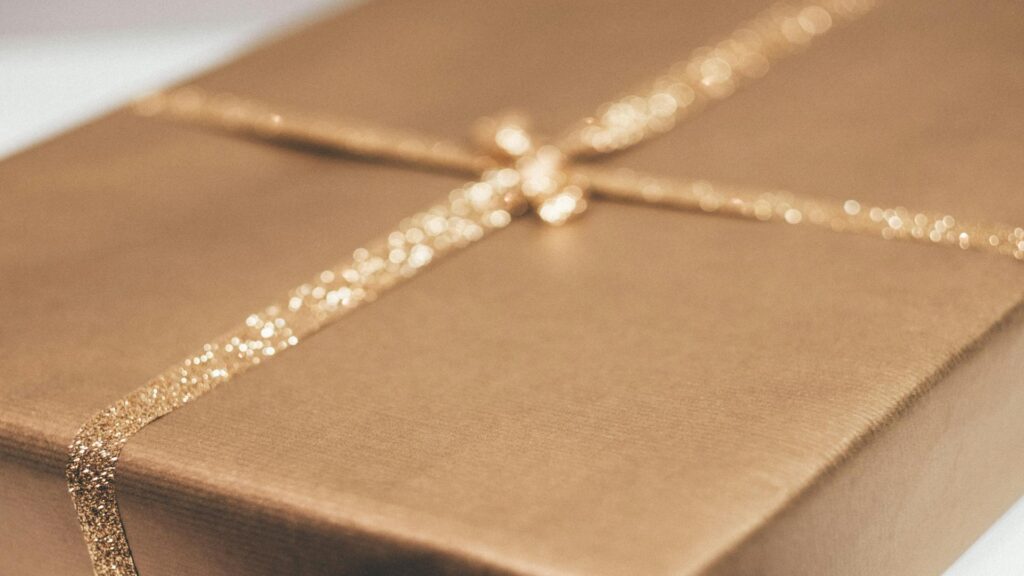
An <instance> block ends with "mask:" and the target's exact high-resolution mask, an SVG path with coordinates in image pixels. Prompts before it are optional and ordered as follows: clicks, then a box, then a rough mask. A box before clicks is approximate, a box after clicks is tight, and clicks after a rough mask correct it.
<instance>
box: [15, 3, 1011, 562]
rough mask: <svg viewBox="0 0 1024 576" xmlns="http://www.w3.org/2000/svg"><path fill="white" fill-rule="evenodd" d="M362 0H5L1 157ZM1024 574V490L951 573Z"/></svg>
mask: <svg viewBox="0 0 1024 576" xmlns="http://www.w3.org/2000/svg"><path fill="white" fill-rule="evenodd" d="M361 1H365V0H290V1H289V2H278V1H274V0H136V1H135V2H124V1H122V0H91V1H89V2H82V1H80V0H39V1H28V0H0V158H3V157H5V156H8V155H10V154H13V153H15V152H17V151H18V150H21V149H24V148H26V147H28V146H31V145H32V144H34V143H36V142H39V141H41V140H44V139H46V138H49V137H51V136H53V135H56V134H58V133H60V132H61V131H63V130H66V129H67V128H70V127H72V126H74V125H75V124H78V123H81V122H83V121H85V120H88V119H89V118H91V117H94V116H96V115H99V114H102V113H103V112H105V111H107V110H110V109H112V108H115V107H117V106H119V105H121V104H123V103H124V102H125V101H127V100H130V99H132V98H134V97H136V96H138V95H140V94H142V93H145V92H148V91H151V90H154V89H156V88H159V87H161V86H163V85H165V84H168V83H170V82H172V81H175V80H178V79H181V78H185V77H188V76H189V75H191V74H193V73H195V72H197V71H200V70H203V69H206V68H209V67H212V66H215V65H216V64H217V63H218V62H221V61H224V60H226V59H230V58H231V57H232V55H234V54H236V53H238V52H239V51H242V50H244V49H245V47H246V46H248V45H249V44H251V43H253V42H255V41H257V40H259V39H260V38H263V37H265V36H267V35H269V34H274V33H276V32H280V31H281V30H282V29H285V28H287V27H289V26H294V25H297V24H299V23H301V22H303V21H305V20H307V19H311V18H315V17H316V16H317V14H319V13H322V12H325V11H329V10H339V9H345V8H347V7H351V6H353V5H354V4H356V3H357V2H361ZM696 40H698V41H699V40H703V39H696ZM0 193H2V191H0ZM0 208H2V204H0ZM1022 574H1024V499H1022V500H1021V501H1019V502H1018V503H1017V504H1016V506H1014V507H1013V508H1012V509H1011V510H1010V511H1008V512H1007V513H1006V515H1005V516H1004V517H1003V518H1002V519H1001V520H999V521H998V522H997V523H996V524H995V525H994V526H993V527H992V528H991V529H990V530H989V531H988V532H987V533H986V534H985V535H984V536H982V537H981V538H980V539H979V540H978V542H976V543H975V544H974V546H973V547H972V548H971V549H969V550H968V551H967V552H966V553H965V554H964V555H963V556H962V557H961V558H960V560H959V561H958V562H957V563H956V564H955V565H953V566H952V567H951V568H950V569H949V570H948V571H947V572H946V576H1020V575H1022Z"/></svg>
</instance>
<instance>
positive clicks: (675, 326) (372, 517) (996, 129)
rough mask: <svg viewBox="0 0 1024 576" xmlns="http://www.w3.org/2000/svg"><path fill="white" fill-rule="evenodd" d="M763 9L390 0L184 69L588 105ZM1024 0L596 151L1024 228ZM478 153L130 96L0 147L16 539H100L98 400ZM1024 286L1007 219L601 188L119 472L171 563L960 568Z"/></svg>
mask: <svg viewBox="0 0 1024 576" xmlns="http://www.w3.org/2000/svg"><path fill="white" fill-rule="evenodd" d="M833 4H834V5H836V6H839V7H840V8H842V2H839V3H833ZM850 6H854V4H850ZM763 8H764V5H763V3H761V2H758V1H756V0H735V1H730V2H711V1H710V0H701V1H699V2H686V3H679V2H671V1H668V0H648V1H645V2H623V3H612V2H594V3H585V4H584V3H578V2H563V1H557V2H551V1H545V2H542V1H539V0H525V1H522V2H517V3H502V2H465V1H458V0H439V1H436V2H431V3H418V2H412V1H411V0H382V1H377V2H371V3H368V4H365V5H361V6H359V7H358V8H356V9H354V10H351V11H347V12H345V13H343V14H340V15H338V16H335V17H328V18H325V19H323V20H321V21H319V22H316V23H314V24H312V25H310V26H308V27H306V28H303V29H302V30H299V31H297V32H295V33H293V34H291V35H288V36H287V37H284V38H281V39H278V40H276V41H273V42H270V43H267V44H266V45H264V46H262V47H260V48H258V49H256V50H254V51H252V52H251V53H249V54H248V55H245V56H243V57H242V58H240V59H238V60H236V61H234V62H232V63H229V64H227V65H226V66H223V67H221V68H219V69H217V70H215V71H213V72H211V73H208V74H205V75H202V76H200V77H198V78H196V79H194V81H192V82H189V84H190V85H192V86H197V87H200V88H202V89H203V90H206V91H209V92H210V93H220V92H230V93H233V94H237V95H244V97H246V98H252V99H256V100H259V101H262V102H265V103H267V105H268V106H271V107H275V108H277V107H280V108H281V109H287V110H298V111H305V112H308V113H311V114H318V115H321V116H323V117H348V118H351V117H355V118H362V119H366V120H368V121H373V122H378V123H380V124H384V125H387V126H392V127H400V128H402V129H410V130H416V131H419V132H423V133H429V134H435V135H439V136H441V137H444V138H447V139H450V140H454V141H462V140H467V139H468V137H467V134H468V133H469V131H470V127H471V126H472V124H473V121H474V120H475V119H477V118H480V117H484V116H488V115H492V114H494V113H495V112H497V111H501V110H504V109H509V108H515V109H519V110H522V111H524V112H525V113H528V114H529V115H530V117H531V118H532V121H533V125H534V126H536V127H537V131H538V133H541V134H544V133H548V134H555V133H557V132H558V131H559V130H561V129H563V128H565V127H566V126H572V125H574V122H576V121H577V120H579V118H581V117H584V116H586V115H587V114H589V113H592V111H593V110H594V109H595V108H596V107H597V106H598V105H599V104H600V103H602V102H605V101H607V100H608V99H609V98H613V97H616V96H618V95H621V94H622V93H623V90H626V89H629V88H630V87H631V86H636V85H643V83H644V82H645V81H647V80H649V79H651V78H654V77H657V76H658V75H659V74H661V73H662V71H663V70H664V69H665V68H666V67H668V66H670V65H672V64H673V63H674V62H677V61H679V60H680V58H685V57H686V55H687V54H688V53H690V52H691V51H692V50H693V49H695V48H697V47H699V46H702V45H705V43H706V42H707V41H708V40H709V39H714V38H716V37H722V36H723V35H727V34H728V33H729V32H730V31H731V30H733V29H734V28H735V27H736V25H737V24H738V23H740V22H742V21H744V20H745V19H748V18H750V17H751V16H753V15H754V14H756V13H758V11H759V10H761V9H763ZM852 9H853V8H851V10H852ZM808 14H809V17H811V20H812V22H811V24H812V25H815V22H816V21H814V17H816V15H817V14H818V13H817V12H812V13H808ZM808 14H804V16H808ZM799 15H800V14H799V13H798V16H799ZM1022 16H1024V13H1022V8H1021V7H1020V6H1019V5H1015V4H1011V3H1001V4H992V5H986V6H983V7H978V6H972V5H971V4H970V3H967V2H954V3H938V4H936V3H930V2H924V1H923V0H912V1H907V2H899V3H896V2H893V3H890V4H884V5H882V6H880V7H878V8H877V9H875V10H873V11H871V12H870V13H868V14H866V15H864V16H863V17H861V18H858V19H857V20H856V21H855V22H852V23H848V24H845V25H842V26H840V25H839V23H838V22H836V26H835V28H836V29H835V30H831V31H829V33H828V34H827V35H824V36H823V37H821V38H820V39H815V40H814V44H813V46H812V47H810V48H809V49H807V50H804V51H802V53H800V54H798V55H795V56H793V57H792V58H787V59H785V61H783V62H780V63H778V64H777V65H776V64H774V63H773V64H772V66H771V68H770V71H769V72H768V73H767V74H766V75H764V77H763V78H762V79H759V80H757V81H756V83H754V84H751V85H750V86H748V87H745V88H744V89H742V90H740V91H738V92H737V93H735V94H733V95H730V96H728V98H724V97H722V98H721V102H720V103H715V105H714V106H708V107H707V108H706V109H705V110H703V111H702V113H700V114H699V115H698V114H694V115H693V117H692V118H686V117H681V118H679V120H681V121H679V122H678V124H679V125H678V126H676V127H675V128H674V129H672V130H671V131H666V133H665V134H663V135H661V136H659V137H658V138H657V139H653V140H651V141H650V142H645V143H643V144H642V145H639V146H634V147H631V148H629V149H627V150H623V151H621V152H618V153H616V154H612V155H606V156H602V157H600V158H594V159H593V160H589V161H587V160H584V161H581V164H582V165H584V166H585V165H589V164H592V165H594V166H599V167H602V168H604V169H609V170H614V169H620V168H621V169H629V170H636V171H643V172H649V173H653V174H658V175H660V176H664V177H666V178H679V179H693V178H699V179H702V180H701V181H703V180H704V179H706V180H707V181H708V182H731V183H735V184H736V185H739V186H746V187H751V188H757V189H762V188H769V189H784V190H792V191H796V192H800V193H803V194H806V195H813V196H814V197H817V198H821V199H823V200H827V201H832V202H836V203H841V204H842V203H844V202H846V201H847V200H848V199H852V198H856V199H857V201H858V202H859V203H863V204H864V206H865V207H867V206H869V205H870V206H874V205H878V206H902V205H906V206H909V207H912V208H913V209H914V210H917V209H921V210H934V211H939V212H941V213H942V214H948V215H956V217H957V218H973V219H974V220H978V221H1001V222H1008V223H1011V224H1012V223H1015V222H1016V223H1022V222H1024V201H1022V199H1021V195H1020V190H1019V186H1020V180H1021V176H1022V172H1024V164H1022V163H1021V162H1020V159H1021V158H1022V157H1024V124H1022V123H1021V122H1020V121H1019V120H1020V119H1021V118H1024V110H1022V105H1021V103H1022V102H1024V51H1022V50H1020V48H1021V42H1020V39H1021V38H1022V37H1024V18H1022ZM829 22H831V21H829ZM797 24H800V22H797ZM804 24H806V22H805V23H804ZM812 28H813V26H812ZM797 32H799V30H797ZM713 72H715V71H713ZM715 73H720V71H717V72H715ZM719 96H724V95H719ZM717 97H718V96H716V98H717ZM682 120H685V121H682ZM465 181H466V178H464V177H461V176H455V175H452V174H444V173H437V172H429V171H422V170H410V169H408V168H407V167H402V166H396V165H392V164H388V163H380V162H367V161H365V159H363V158H359V157H353V156H352V155H339V154H334V153H331V152H330V151H325V150H323V149H322V147H317V146H306V145H303V144H302V143H301V142H300V143H298V145H295V144H294V143H293V145H290V146H278V145H274V144H272V143H268V142H267V141H264V140H263V139H261V138H258V137H257V138H251V137H240V136H239V135H238V134H232V133H228V132H226V131H224V130H217V129H210V127H209V126H205V127H204V126H196V125H193V124H189V123H188V122H174V121H166V119H162V118H152V117H146V116H143V115H140V114H138V113H136V112H135V111H133V110H131V109H129V108H126V109H123V110H119V111H117V112H115V113H113V114H110V115H108V116H106V117H104V118H101V119H99V120H97V121H94V122H92V123H89V124H88V125H85V126H82V127H80V128H78V129H75V130H73V131H71V132H69V133H67V134H64V135H62V136H60V137H59V138H56V139H54V140H52V141H49V142H47V143H45V144H42V145H40V146H37V147H35V148H33V149H31V150H29V151H27V152H24V153H21V154H19V155H17V156H15V157H13V158H10V159H8V160H6V161H4V162H3V163H0V189H2V195H3V200H2V207H3V210H0V222H2V225H0V234H2V242H0V246H2V247H3V248H2V252H0V293H2V294H3V298H2V299H0V317H2V318H3V325H2V326H3V328H2V330H0V344H2V345H0V358H2V362H0V519H2V522H0V573H2V574H5V575H10V576H23V575H25V576H29V575H31V576H35V575H40V574H67V575H76V574H89V573H90V572H91V571H92V570H93V569H94V567H93V564H92V561H91V560H90V556H89V553H88V548H87V547H86V543H85V541H83V526H82V525H80V518H79V517H78V516H76V512H75V509H74V508H73V506H72V500H71V498H69V494H68V483H67V480H66V479H65V473H66V467H67V466H68V463H69V446H72V445H73V442H74V441H75V440H76V434H79V430H80V429H81V428H82V426H83V424H85V423H88V422H90V421H91V420H90V419H92V418H94V417H95V416H94V415H96V414H97V413H100V414H102V413H103V412H102V411H104V410H108V407H110V406H115V407H116V406H118V405H117V404H114V403H115V402H117V401H118V399H121V398H125V397H126V395H130V394H133V393H134V392H133V391H135V390H137V389H138V388H139V387H140V386H143V385H145V384H146V383H147V382H151V381H152V379H153V378H154V377H155V376H157V375H159V374H162V373H164V372H165V371H166V369H167V367H168V366H174V365H176V363H179V362H181V359H183V358H191V355H193V354H195V351H196V350H199V349H201V347H202V346H203V344H204V343H207V342H210V341H211V339H213V338H215V337H217V335H219V334H224V333H225V332H228V331H230V330H231V329H232V326H235V325H237V324H239V322H241V321H244V320H245V319H246V318H247V317H249V316H250V314H252V313H253V312H255V311H259V310H264V309H265V307H266V306H267V305H268V304H269V303H271V302H276V301H279V300H280V297H281V295H282V294H287V293H288V290H289V289H292V288H293V287H295V286H296V285H298V284H300V283H301V282H303V281H304V280H306V279H308V278H309V277H311V276H312V275H314V274H317V273H319V271H321V270H323V269H324V268H325V267H327V266H330V265H332V263H335V262H338V261H344V260H345V259H346V258H347V257H348V256H349V255H351V254H353V251H356V250H357V249H358V248H359V247H361V246H364V245H365V242H366V241H367V240H368V239H372V238H375V237H379V236H381V235H382V234H386V233H387V232H388V231H390V230H394V228H395V225H396V223H398V222H399V221H401V220H402V219H403V218H406V217H407V216H408V215H410V214H413V213H415V212H417V211H419V210H423V209H425V208H427V207H429V206H431V205H432V203H433V202H435V201H436V199H437V198H439V197H443V196H444V195H445V194H447V193H448V191H450V190H453V189H460V188H459V187H460V186H462V185H463V183H464V182H465ZM859 203H858V204H857V206H860V204H859ZM843 205H846V206H849V204H843ZM899 213H900V214H902V211H900V212H899ZM893 214H896V212H893ZM797 215H798V216H800V214H799V213H798V214H797ZM884 217H885V218H887V219H889V218H890V215H889V214H888V213H887V214H886V215H885V216H884ZM949 218H950V219H952V216H950V217H949ZM784 219H785V220H786V221H790V220H799V218H790V217H789V216H788V215H786V216H785V218H784ZM942 221H944V220H942V219H940V220H938V222H942ZM791 223H793V222H791ZM502 224H504V223H502ZM890 225H891V226H895V225H892V224H891V222H890ZM951 225H952V224H951ZM1011 234H1012V232H1011ZM943 238H944V237H943ZM985 240H986V239H985V238H981V239H980V240H979V239H976V240H974V241H981V242H984V241H985ZM1000 241H1001V240H1000ZM962 242H963V241H962V239H961V243H962ZM1011 250H1012V248H1011ZM1007 254H1009V255H1011V256H1012V252H1008V253H1007ZM1022 286H1024V265H1022V264H1021V263H1020V262H1018V261H1015V260H1014V259H1013V258H1002V257H999V254H989V253H982V252H977V251H970V250H959V249H955V248H953V249H951V248H949V247H946V246H929V245H927V242H918V243H912V242H885V241H881V239H880V238H872V237H869V236H868V235H851V234H838V233H833V232H831V231H828V230H822V229H819V228H815V227H804V226H790V225H784V224H774V223H756V222H751V221H748V220H745V219H742V218H727V217H722V216H719V215H715V214H705V213H702V212H701V211H700V210H697V211H695V212H685V211H673V210H666V209H664V208H663V207H657V206H650V205H643V204H635V203H634V204H628V203H614V202H604V201H599V199H595V200H594V201H591V202H590V205H589V209H588V210H587V212H586V213H585V214H582V215H581V217H579V218H578V219H575V220H573V221H572V222H569V223H567V224H566V225H564V226H559V227H552V226H548V225H546V224H545V223H544V222H542V221H541V219H539V218H536V217H528V216H527V217H522V218H517V219H515V220H514V221H513V222H512V223H511V224H510V225H508V226H507V228H505V229H504V230H501V231H500V232H495V233H494V234H492V235H489V236H488V237H487V238H486V239H485V240H483V241H481V242H479V243H478V244H476V243H474V244H473V245H472V246H470V247H467V248H466V249H464V250H458V251H457V252H455V253H453V254H452V255H451V256H449V257H447V258H445V259H444V260H442V261H439V262H438V263H436V264H431V266H430V269H429V270H425V271H424V272H423V273H422V274H421V275H418V276H417V277H416V278H415V279H414V280H410V281H409V282H408V283H403V284H402V285H401V286H400V287H396V288H395V289H394V290H389V291H387V292H386V293H384V294H382V297H381V298H380V300H379V301H378V302H375V303H373V304H372V305H368V306H360V307H359V308H358V309H357V310H355V311H354V312H353V313H352V314H350V315H346V316H345V317H344V318H343V319H341V320H339V321H338V322H336V323H331V324H330V325H329V326H324V327H322V329H320V330H318V331H316V333H315V334H312V335H311V336H309V337H308V339H307V338H303V340H302V343H301V345H295V346H294V347H289V349H288V350H287V352H286V353H282V354H278V355H275V356H274V357H273V358H267V359H265V361H264V362H262V363H261V365H260V366H258V367H255V366H254V367H252V369H250V370H248V371H246V372H245V373H244V374H239V375H237V376H234V377H233V378H232V379H231V381H230V382H226V383H225V384H224V385H223V386H220V387H218V388H217V389H216V390H214V391H212V392H210V393H209V394H207V395H204V396H203V397H202V398H201V399H199V398H196V399H195V401H194V402H188V404H189V405H188V406H187V407H182V408H181V409H175V410H174V411H173V413H169V414H167V415H166V416H165V417H163V418H160V419H159V420H156V421H154V422H152V423H150V424H149V425H146V426H145V428H144V429H141V430H139V431H138V432H137V433H134V434H133V435H132V436H131V439H130V441H129V442H127V444H125V445H124V448H123V451H121V452H120V453H119V457H117V458H116V468H117V476H116V482H114V483H113V484H111V486H112V487H116V502H117V506H118V508H119V517H120V520H121V521H123V530H124V534H125V535H126V536H127V543H128V544H129V545H130V550H131V556H132V557H133V561H134V566H135V567H137V570H138V573H139V574H141V575H143V576H159V575H172V574H175V575H176V574H225V575H232V574H247V575H261V574H341V573H345V574H347V573H355V574H362V573H373V574H376V573H402V574H412V573H482V574H487V573H494V574H507V573H512V574H577V573H588V574H668V573H672V574H709V575H710V574H714V575H724V574H768V575H770V574H787V575H792V574H843V575H845V574H881V573H884V574H934V573H938V572H940V571H941V570H942V569H943V568H944V567H946V566H947V565H949V563H950V562H952V560H953V559H955V558H956V557H957V555H958V554H959V553H960V552H961V551H962V550H963V549H964V548H965V547H966V546H967V545H968V544H969V543H970V542H972V541H973V539H974V538H976V537H977V536H978V535H979V534H980V533H981V532H982V531H983V530H984V529H985V527H986V526H988V525H989V524H990V523H991V522H992V521H993V520H994V519H995V518H996V517H997V516H998V515H999V514H1000V513H1001V512H1002V511H1003V510H1005V509H1006V508H1007V507H1008V506H1009V505H1010V504H1011V503H1012V502H1013V501H1014V500H1015V499H1016V498H1018V497H1019V496H1020V495H1021V493H1022V492H1024V459H1021V458H1019V457H1017V456H1016V455H1019V454H1021V453H1022V450H1024V418H1021V414H1024V386H1022V384H1024V376H1022V374H1024V353H1022V350H1024V346H1022V344H1024V319H1022V312H1021V310H1022V309H1024V306H1022V296H1024V290H1022ZM261 318H262V317H261ZM262 321H263V320H260V322H262ZM257 328H258V326H257ZM271 351H272V352H273V350H271ZM197 362H198V360H197ZM188 400H191V398H186V399H185V401H188ZM182 403H184V402H182ZM85 449H88V447H85V448H83V450H85ZM74 455H75V452H74V448H73V449H72V453H71V458H73V457H74ZM80 468H81V466H79V470H78V472H77V473H78V474H79V476H78V477H80V474H81V470H80ZM74 486H75V484H74V479H73V481H72V488H74ZM79 512H82V510H81V509H80V510H79ZM90 513H91V514H93V515H96V514H102V513H103V511H102V510H99V511H97V510H91V511H90V510H86V511H85V514H86V515H88V514H90ZM89 534H90V532H89V531H88V528H86V536H87V538H88V536H89ZM93 544H95V542H93ZM101 568H102V567H101ZM97 570H99V568H97Z"/></svg>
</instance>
